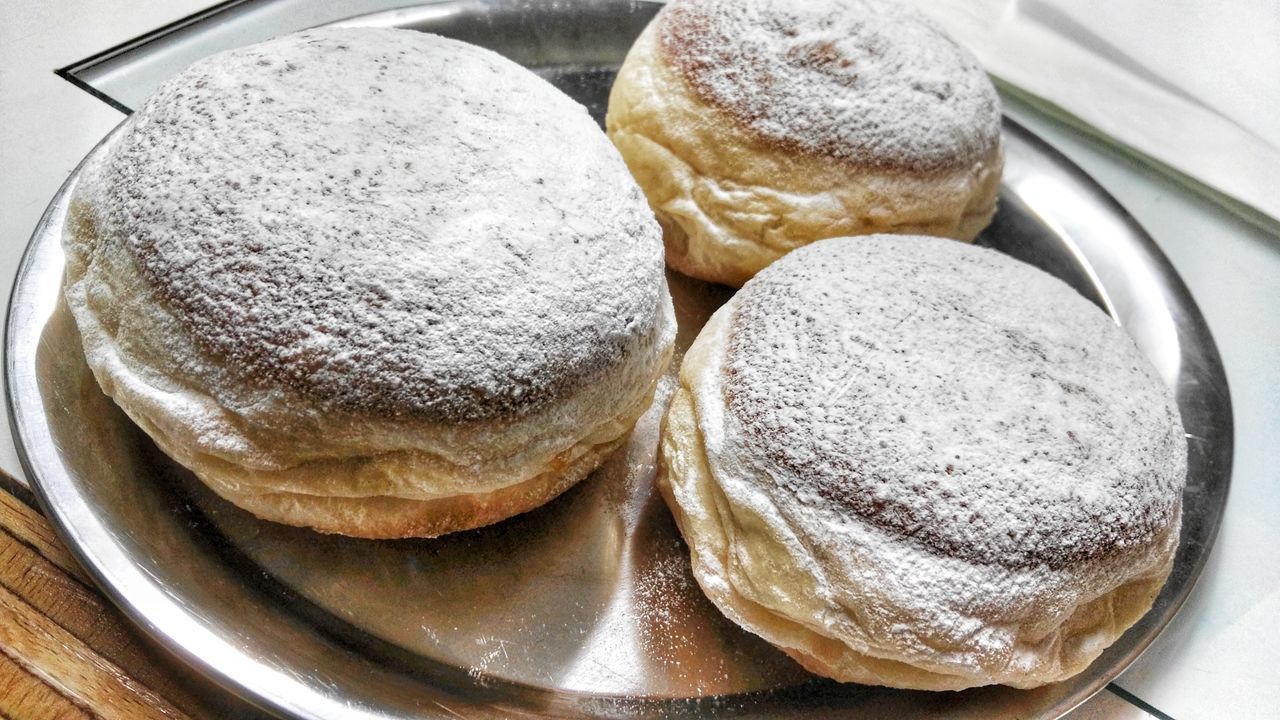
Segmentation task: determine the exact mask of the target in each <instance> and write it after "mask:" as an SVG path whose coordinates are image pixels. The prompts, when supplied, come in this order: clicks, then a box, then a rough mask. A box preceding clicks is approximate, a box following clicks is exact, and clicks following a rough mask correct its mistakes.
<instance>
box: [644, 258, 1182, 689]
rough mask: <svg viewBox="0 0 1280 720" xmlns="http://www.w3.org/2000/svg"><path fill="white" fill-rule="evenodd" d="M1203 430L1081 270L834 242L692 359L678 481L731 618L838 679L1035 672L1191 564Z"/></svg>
mask: <svg viewBox="0 0 1280 720" xmlns="http://www.w3.org/2000/svg"><path fill="white" fill-rule="evenodd" d="M1185 474H1186V440H1185V437H1184V435H1183V430H1182V425H1181V421H1180V419H1179V414H1178V409H1177V406H1176V405H1175V403H1174V400H1173V398H1172V396H1171V394H1170V392H1169V390H1168V389H1167V388H1166V387H1165V385H1164V383H1163V382H1162V381H1161V380H1160V378H1159V376H1158V375H1157V373H1156V371H1155V370H1154V369H1153V368H1152V366H1151V365H1150V363H1148V362H1147V361H1146V359H1145V358H1144V357H1143V356H1142V355H1141V353H1140V352H1139V350H1138V349H1137V347H1136V345H1135V344H1134V343H1133V341H1132V340H1131V339H1130V338H1129V337H1128V336H1127V335H1126V334H1125V333H1124V332H1123V330H1121V329H1120V327H1119V326H1117V325H1116V324H1115V323H1114V322H1113V321H1112V320H1111V319H1110V318H1109V317H1108V316H1107V315H1106V314H1105V313H1103V312H1102V311H1101V310H1099V309H1098V308H1097V307H1096V306H1094V305H1092V304H1090V303H1089V302H1088V301H1087V300H1085V299H1084V298H1083V297H1082V296H1080V295H1079V294H1077V293H1076V292H1075V291H1074V290H1072V289H1071V288H1070V287H1068V286H1067V285H1066V284H1065V283H1063V282H1061V281H1059V280H1058V279H1056V278H1053V277H1051V276H1049V275H1047V274H1045V273H1043V272H1041V271H1040V270H1038V269H1036V268H1033V267H1031V266H1030V265H1025V264H1023V263H1020V262H1018V261H1016V260H1013V259H1011V258H1009V257H1007V256H1004V255H1001V254H999V253H996V252H994V251H991V250H987V249H983V248H979V247H975V246H972V245H967V244H963V243H957V242H953V241H950V240H945V239H938V238H927V237H902V236H898V235H876V236H864V237H856V238H836V239H827V240H822V241H819V242H816V243H814V244H812V245H809V246H806V247H804V248H800V249H798V250H796V251H795V252H793V253H790V254H788V255H787V256H786V257H784V258H782V259H781V260H779V261H778V262H776V263H774V264H773V265H771V266H769V267H768V268H766V269H765V270H764V271H762V272H761V273H760V274H759V275H757V276H756V277H755V278H753V279H752V280H751V281H750V282H748V283H747V284H746V285H745V286H744V287H743V288H742V289H741V290H740V291H739V292H738V294H737V295H735V296H734V297H733V299H732V300H730V301H729V302H728V303H727V304H726V305H725V306H724V307H722V308H721V309H720V310H719V311H717V313H716V314H715V315H714V316H713V317H712V319H711V321H710V322H709V323H708V324H707V325H706V327H704V328H703V330H702V332H701V333H700V334H699V335H698V338H697V339H696V341H695V342H694V344H693V346H692V347H691V348H690V349H689V351H688V353H687V355H686V356H685V359H684V362H683V364H682V366H681V368H680V381H679V387H678V389H677V391H676V393H675V396H674V400H673V403H672V405H671V407H670V409H669V411H668V414H667V416H666V419H665V425H664V429H663V433H662V445H661V457H660V474H659V480H658V482H659V487H660V489H661V491H662V494H663V496H664V497H665V498H666V501H667V503H668V505H669V506H670V507H671V510H672V511H673V513H674V515H675V517H676V520H677V524H678V525H679V527H680V530H681V533H682V535H683V536H684V538H685V540H686V541H687V543H688V545H689V547H690V552H691V557H692V561H693V570H694V575H695V577H696V578H697V580H698V582H699V584H700V585H701V587H702V589H703V590H704V592H705V593H706V594H707V596H708V597H709V598H710V599H711V601H712V602H713V603H714V604H715V605H716V606H717V607H719V609H720V610H721V611H723V612H724V614H725V615H727V616H728V617H729V618H731V619H732V620H734V621H735V622H737V623H738V624H740V625H741V626H743V627H744V628H746V629H747V630H750V631H751V632H754V633H756V634H758V635H760V636H762V637H763V638H764V639H765V640H767V641H769V642H770V643H772V644H773V645H775V646H777V647H778V648H780V649H781V650H782V651H783V652H785V653H786V654H788V655H790V656H791V657H792V658H794V659H795V660H797V661H798V662H799V663H800V664H801V665H803V666H804V667H805V668H806V669H808V670H810V671H812V672H814V673H817V674H820V675H824V676H827V677H830V678H834V679H836V680H840V681H846V682H857V683H865V684H875V685H887V686H892V687H900V688H915V689H928V690H958V689H962V688H967V687H973V686H979V685H988V684H1003V685H1011V686H1014V687H1019V688H1030V687H1035V686H1039V685H1043V684H1046V683H1052V682H1056V681H1058V680H1062V679H1064V678H1067V677H1069V676H1071V675H1073V674H1075V673H1078V672H1080V671H1081V670H1082V669H1084V668H1085V667H1086V666H1087V665H1088V664H1089V663H1090V662H1091V661H1092V660H1093V659H1094V658H1096V657H1097V656H1098V655H1099V654H1100V653H1101V652H1102V651H1103V649H1104V648H1106V647H1107V646H1108V645H1110V644H1111V643H1112V642H1114V641H1115V640H1116V638H1118V637H1119V636H1120V635H1121V633H1123V632H1124V630H1125V629H1126V628H1128V627H1129V626H1131V625H1132V624H1133V623H1135V622H1136V621H1137V620H1138V619H1139V618H1140V617H1141V616H1142V615H1143V614H1144V613H1145V612H1146V611H1147V610H1149V609H1150V607H1151V605H1152V602H1153V600H1154V598H1155V597H1156V595H1157V593H1158V592H1159V591H1160V588H1161V586H1162V585H1163V584H1164V581H1165V579H1166V578H1167V576H1168V574H1169V571H1170V568H1171V567H1172V562H1173V557H1174V553H1175V550H1176V548H1177V545H1178V535H1179V529H1180V526H1181V516H1182V500H1181V498H1182V489H1183V486H1184V483H1185Z"/></svg>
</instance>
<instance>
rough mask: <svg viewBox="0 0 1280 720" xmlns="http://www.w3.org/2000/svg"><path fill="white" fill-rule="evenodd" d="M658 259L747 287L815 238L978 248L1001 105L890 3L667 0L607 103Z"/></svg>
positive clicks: (992, 202)
mask: <svg viewBox="0 0 1280 720" xmlns="http://www.w3.org/2000/svg"><path fill="white" fill-rule="evenodd" d="M606 122H607V128H608V132H609V136H610V137H611V138H612V139H613V141H614V143H615V144H616V145H617V146H618V149H619V150H620V151H621V152H622V156H623V158H624V159H625V160H626V161H627V165H628V166H629V167H630V168H631V171H632V173H633V174H634V175H635V176H636V179H637V180H638V181H639V182H640V186H641V187H642V188H644V191H645V194H646V195H647V196H648V198H649V202H650V204H651V205H652V206H653V208H654V211H655V212H656V213H657V216H658V219H659V220H660V221H661V222H662V225H663V232H664V239H665V241H666V246H667V262H668V263H669V264H670V265H671V266H672V267H673V268H675V269H676V270H679V271H680V272H682V273H685V274H687V275H692V276H694V277H699V278H702V279H704V280H712V281H715V282H721V283H726V284H729V285H735V286H736V285H741V284H742V283H743V282H745V281H746V280H747V279H748V278H750V277H751V276H752V275H754V274H755V273H757V272H759V270H760V269H761V268H763V267H765V266H766V265H768V264H769V263H771V262H773V261H774V260H776V259H777V258H779V257H781V256H782V255H783V254H785V253H786V252H788V251H790V250H791V249H793V248H796V247H799V246H801V245H804V244H806V243H809V242H812V241H814V240H818V239H821V238H828V237H838V236H843V235H863V234H872V233H886V232H893V233H916V234H925V235H938V236H945V237H951V238H955V239H959V240H965V241H969V240H972V239H973V238H974V237H976V236H977V234H978V233H979V232H980V231H981V230H982V229H983V228H984V227H986V225H987V224H988V223H989V222H990V220H991V217H992V215H993V214H994V213H995V207H996V195H997V193H998V190H999V184H1000V171H1001V168H1002V166H1003V159H1002V154H1001V146H1000V103H999V98H998V97H997V95H996V92H995V89H994V88H993V87H992V85H991V82H990V80H988V78H987V76H986V75H985V74H984V73H983V71H982V69H981V68H980V67H979V66H978V63H977V61H976V60H975V59H974V58H973V56H972V55H971V54H970V53H969V52H968V51H966V50H965V49H963V48H961V47H960V46H958V45H956V43H955V42H954V41H952V40H951V39H950V38H948V37H947V36H946V35H944V34H943V33H942V31H941V30H939V29H938V28H937V27H936V26H935V25H934V24H933V23H931V22H930V21H928V20H927V19H925V18H923V17H922V16H921V15H919V14H918V13H917V12H916V11H913V10H911V9H909V8H907V7H905V6H904V5H903V4H901V3H896V2H892V1H891V0H675V1H674V2H672V3H670V4H668V5H667V6H666V7H665V8H664V9H663V10H662V11H661V12H660V13H659V14H658V15H657V17H656V18H654V20H653V21H652V22H651V23H650V25H649V26H648V28H646V29H645V31H644V33H643V34H642V35H641V36H640V38H639V39H638V40H637V41H636V43H635V45H634V46H633V47H632V49H631V51H630V53H629V54H628V55H627V58H626V61H625V62H624V63H623V65H622V68H621V70H620V72H619V73H618V78H617V80H616V81H615V83H614V86H613V91H612V94H611V95H610V97H609V113H608V117H607V121H606Z"/></svg>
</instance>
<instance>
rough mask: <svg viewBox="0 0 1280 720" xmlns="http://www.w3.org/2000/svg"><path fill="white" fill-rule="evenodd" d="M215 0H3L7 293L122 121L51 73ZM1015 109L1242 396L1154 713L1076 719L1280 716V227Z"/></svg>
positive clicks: (0, 109) (1120, 705) (4, 430)
mask: <svg viewBox="0 0 1280 720" xmlns="http://www.w3.org/2000/svg"><path fill="white" fill-rule="evenodd" d="M207 4H209V3H208V0H115V1H114V2H111V3H107V2H93V1H91V0H62V1H61V2H40V1H39V0H17V1H16V2H15V1H13V0H9V1H7V2H3V3H0V168H3V170H2V171H0V283H2V286H0V290H2V291H3V294H4V297H8V293H9V288H10V286H11V284H12V281H13V277H14V273H15V271H16V268H17V264H18V260H19V257H20V255H21V253H22V250H23V247H24V246H25V245H26V242H27V238H28V236H29V235H30V232H31V230H32V228H33V227H34V226H35V224H36V222H37V221H38V220H39V217H40V214H41V213H42V212H43V210H44V207H45V204H46V203H47V202H48V200H49V198H50V197H52V195H53V193H54V192H55V191H56V190H57V188H58V186H59V185H60V184H61V183H62V181H63V180H64V179H65V178H66V176H67V175H68V174H69V173H70V172H71V170H72V169H73V168H74V167H75V165H76V164H77V163H78V162H79V161H80V159H81V158H82V157H83V156H84V154H85V153H86V152H87V151H88V150H89V149H90V148H91V147H92V146H93V145H94V144H95V143H96V142H97V141H98V140H99V139H101V137H102V136H103V135H104V134H105V133H106V132H107V131H108V130H110V129H111V128H112V127H113V126H114V125H115V124H116V123H118V122H119V121H120V119H121V117H122V115H121V114H120V113H119V112H117V111H116V110H113V109H111V108H110V107H108V106H107V105H106V104H104V103H102V102H101V101H99V100H97V99H95V98H93V97H91V96H90V95H89V94H87V93H85V92H84V91H82V90H80V89H77V88H75V87H73V86H72V85H70V84H69V83H67V82H65V81H63V80H62V79H60V78H58V77H57V76H55V75H54V73H53V71H54V70H55V69H56V68H59V67H63V66H65V65H68V64H69V63H71V62H74V61H76V60H80V59H82V58H84V57H86V56H88V55H91V54H93V53H95V52H98V51H100V50H103V49H105V48H107V47H109V46H112V45H115V44H117V43H119V42H122V41H124V40H127V39H130V38H133V37H135V36H137V35H140V34H142V33H144V32H146V31H148V30H151V29H153V28H155V27H158V26H160V25H162V24H165V23H167V22H170V21H172V20H175V19H177V18H180V17H183V16H185V15H188V14H190V13H192V12H195V11H196V10H199V9H201V8H202V7H204V6H206V5H207ZM1194 41H1195V38H1194V37H1193V36H1189V37H1188V38H1187V42H1189V43H1193V42H1194ZM1272 41H1273V42H1275V39H1274V38H1273V39H1272ZM1278 70H1280V68H1278ZM1277 77H1280V74H1278V75H1277ZM1277 82H1280V81H1277ZM1274 110H1276V111H1280V108H1276V109H1274ZM1016 115H1017V117H1018V119H1019V120H1021V121H1022V122H1023V123H1024V124H1026V125H1028V126H1029V127H1030V128H1031V129H1032V130H1034V131H1036V132H1037V133H1039V134H1041V135H1042V136H1043V137H1044V138H1046V139H1047V140H1049V141H1050V142H1051V143H1052V144H1054V145H1055V146H1057V147H1058V148H1059V149H1060V150H1062V151H1063V152H1064V153H1066V154H1067V155H1068V156H1069V157H1071V158H1072V159H1073V160H1074V161H1076V162H1077V163H1078V164H1080V165H1081V166H1082V167H1083V168H1084V169H1085V170H1086V171H1087V172H1089V173H1090V174H1091V175H1093V177H1094V178H1096V179H1097V180H1098V181H1099V182H1100V183H1101V184H1102V185H1103V186H1105V187H1106V188H1107V189H1108V190H1109V191H1110V192H1111V193H1112V194H1114V195H1115V196H1116V197H1117V198H1118V199H1119V200H1120V202H1121V203H1122V204H1123V205H1124V206H1125V207H1126V208H1127V209H1128V210H1129V211H1130V212H1131V213H1132V214H1133V215H1134V216H1135V217H1136V218H1137V219H1138V221H1139V222H1140V223H1141V224H1142V225H1143V226H1144V227H1146V229H1147V230H1148V232H1150V234H1151V235H1152V236H1153V237H1154V238H1155V240H1156V242H1157V243H1158V244H1159V245H1160V246H1161V248H1162V249H1163V250H1164V252H1165V253H1166V254H1167V255H1168V256H1169V257H1170V259H1171V260H1172V262H1173V264H1174V266H1175V267H1176V268H1177V270H1178V272H1179V273H1180V274H1181V275H1182V277H1183V279H1184V280H1185V281H1186V283H1187V285H1188V286H1189V287H1190V288H1191V292H1192V294H1193V295H1194V297H1195V299H1196V301H1197V302H1198V304H1199V305H1200V307H1201V309H1202V310H1203V312H1204V314H1205V317H1206V318H1207V320H1208V322H1209V326H1210V328H1211V329H1212V331H1213V334H1214V336H1215V338H1216V340H1217V342H1218V347H1219V350H1220V351H1221V353H1222V357H1223V360H1224V363H1225V365H1226V371H1227V377H1228V381H1229V383H1230V386H1231V393H1232V401H1233V403H1234V406H1235V427H1236V446H1235V464H1234V472H1233V477H1232V489H1231V498H1230V500H1229V503H1228V506H1227V511H1226V517H1225V518H1224V521H1223V525H1222V530H1221V534H1220V535H1219V537H1218V541H1217V544H1216V545H1215V547H1214V550H1213V553H1212V555H1211V557H1210V559H1209V563H1208V566H1207V567H1206V569H1205V572H1204V575H1203V576H1202V577H1201V580H1200V582H1199V585H1198V586H1197V588H1196V590H1195V591H1194V592H1193V593H1192V595H1191V598H1190V600H1189V601H1188V603H1187V605H1186V606H1185V607H1184V608H1183V610H1182V612H1181V613H1180V614H1179V615H1178V617H1177V618H1176V619H1175V620H1174V621H1173V623H1172V624H1171V625H1170V626H1169V628H1168V629H1167V630H1166V631H1165V633H1164V634H1163V635H1162V636H1161V637H1160V638H1159V639H1158V640H1157V641H1156V643H1155V645H1154V646H1153V647H1152V648H1151V650H1150V651H1149V652H1147V654H1146V655H1144V656H1143V657H1142V658H1141V659H1139V661H1138V662H1137V663H1136V664H1135V665H1134V666H1133V667H1132V668H1131V669H1130V670H1129V671H1127V672H1126V673H1125V674H1124V675H1122V676H1121V678H1120V679H1119V681H1118V684H1119V685H1120V686H1121V687H1123V688H1124V689H1125V690H1126V691H1127V692H1128V693H1131V694H1132V695H1133V696H1135V697H1136V698H1138V699H1139V700H1140V702H1141V703H1145V704H1146V705H1148V706H1149V707H1151V708H1153V709H1154V710H1155V712H1156V713H1157V714H1155V715H1152V714H1149V713H1147V712H1145V711H1143V710H1140V709H1139V708H1138V707H1137V706H1135V705H1133V704H1130V703H1128V702H1126V701H1125V700H1122V699H1120V698H1119V697H1118V696H1116V695H1114V694H1112V693H1109V692H1104V693H1101V694H1100V695H1099V696H1097V697H1096V698H1095V699H1094V700H1092V701H1090V702H1089V703H1087V704H1086V705H1085V706H1084V707H1082V708H1080V709H1079V710H1078V711H1076V713H1074V714H1073V716H1072V717H1073V720H1083V719H1086V718H1087V719H1090V720H1092V719H1093V718H1120V719H1121V720H1124V719H1126V718H1148V717H1153V716H1154V717H1161V716H1170V717H1175V718H1179V719H1181V718H1219V717H1223V718H1269V717H1280V672H1278V671H1277V668H1280V562H1277V548H1278V547H1280V236H1276V235H1275V234H1271V233H1268V232H1267V231H1264V230H1262V229H1259V228H1258V227H1255V226H1253V225H1249V224H1247V223H1245V222H1243V221H1241V220H1239V219H1237V218H1236V217H1235V216H1233V215H1230V214H1228V213H1226V212H1224V211H1222V210H1221V209H1220V208H1219V207H1218V206H1216V205H1214V204H1212V203H1211V202H1210V201H1208V200H1206V199H1204V198H1203V197H1200V196H1197V195H1193V194H1191V193H1189V192H1187V191H1186V190H1185V189H1184V188H1183V187H1181V186H1179V185H1178V184H1176V183H1173V182H1170V181H1168V180H1166V179H1163V178H1162V177H1161V176H1160V175H1158V174H1157V173H1154V172H1152V171H1151V170H1149V169H1147V168H1144V167H1142V166H1137V165H1134V164H1132V161H1130V160H1127V159H1125V158H1123V157H1121V156H1120V155H1118V154H1117V153H1115V152H1113V151H1111V150H1110V149H1108V148H1107V147H1105V146H1103V145H1100V144H1098V143H1096V142H1094V141H1091V140H1088V139H1087V138H1085V137H1084V136H1082V135H1080V134H1078V133H1076V132H1075V131H1073V130H1071V129H1069V128H1066V127H1064V126H1062V125H1058V124H1056V123H1054V122H1053V121H1050V120H1047V119H1045V118H1043V117H1040V116H1037V115H1030V114H1027V113H1025V112H1019V113H1016ZM1277 192H1280V189H1277ZM0 352H3V350H2V349H0ZM0 468H3V469H4V470H6V471H8V472H9V473H11V474H13V475H15V476H18V477H19V478H21V477H22V475H23V472H22V468H21V467H20V465H19V462H18V457H17V453H16V450H15V448H14V445H13V441H12V439H11V437H10V433H9V430H8V419H7V416H5V417H3V418H0Z"/></svg>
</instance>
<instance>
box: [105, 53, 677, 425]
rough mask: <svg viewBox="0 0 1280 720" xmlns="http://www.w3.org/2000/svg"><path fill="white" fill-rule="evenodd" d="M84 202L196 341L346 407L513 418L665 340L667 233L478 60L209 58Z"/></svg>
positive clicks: (581, 113) (115, 157)
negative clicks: (661, 330)
mask: <svg viewBox="0 0 1280 720" xmlns="http://www.w3.org/2000/svg"><path fill="white" fill-rule="evenodd" d="M104 167H105V169H104V171H103V173H102V175H101V182H100V183H99V184H98V186H97V187H95V188H93V189H92V192H93V193H94V194H95V195H96V197H94V198H93V202H92V205H93V206H94V207H96V208H98V209H99V212H100V213H101V217H99V218H97V223H98V226H99V228H100V230H101V231H102V232H104V233H112V234H119V235H120V236H122V237H125V238H126V239H127V242H126V243H125V247H127V248H128V249H129V251H130V252H131V253H132V254H133V255H134V257H135V259H136V261H137V263H138V266H139V269H140V271H141V275H142V277H143V278H145V280H146V281H147V282H148V283H149V284H151V285H152V286H153V287H154V288H155V289H156V290H157V291H158V292H159V294H160V296H161V297H162V298H163V299H164V300H165V301H166V302H167V303H168V304H169V305H170V306H171V307H172V309H173V310H174V311H175V314H176V315H177V316H178V318H179V319H180V320H181V321H182V323H183V324H184V326H185V327H186V329H187V331H188V332H189V333H191V334H192V336H193V337H194V338H195V339H196V340H197V342H199V343H200V344H201V345H202V346H203V347H205V348H206V349H207V350H209V351H210V352H212V353H214V354H215V355H217V356H220V357H222V358H223V359H224V360H225V361H226V362H227V363H228V364H229V365H232V366H234V367H235V368H237V371H238V372H239V374H241V375H242V376H243V377H244V378H246V379H247V380H250V381H252V382H261V383H263V384H264V385H267V386H269V385H272V384H284V385H287V386H288V387H290V388H291V389H292V390H294V391H296V392H299V393H301V394H303V395H305V396H307V397H310V398H312V399H314V400H316V401H317V402H320V403H322V404H330V405H332V406H333V407H335V408H339V409H343V410H358V411H371V412H382V413H389V414H392V415H400V414H409V415H414V416H417V417H421V418H424V419H439V420H448V421H471V420H482V419H487V418H493V417H500V416H512V415H521V414H524V413H527V412H530V411H532V410H533V409H536V408H539V407H543V406H545V405H546V404H547V403H549V402H551V401H553V400H554V399H556V398H558V397H560V396H562V395H564V394H565V393H566V392H568V391H569V390H570V389H572V388H575V387H579V386H581V385H582V384H583V383H589V382H592V381H593V379H595V378H598V377H601V376H602V375H604V374H605V373H607V372H609V371H610V370H611V369H613V368H615V367H617V366H618V365H620V364H621V363H622V362H623V360H624V358H626V357H627V356H628V354H629V353H633V352H635V351H636V350H637V349H638V348H639V347H641V346H648V345H652V344H653V343H654V342H656V339H655V338H656V335H657V326H658V321H659V315H660V311H661V309H662V307H663V303H664V299H663V298H664V292H665V291H664V286H663V274H662V245H661V241H660V230H659V228H658V226H657V224H656V222H655V221H654V220H653V217H652V214H651V213H650V212H649V210H648V206H647V204H646V202H645V199H644V197H643V196H642V194H641V193H640V191H639V189H638V188H637V187H636V185H635V183H634V181H633V180H632V179H631V177H630V175H629V174H628V173H627V170H626V168H625V166H624V165H623V163H622V162H621V160H620V158H619V157H618V155H617V153H616V151H614V149H613V147H612V146H611V144H610V143H609V142H608V140H607V138H606V137H605V136H604V135H603V134H602V133H601V132H600V131H599V130H598V128H597V127H596V126H595V124H594V122H593V121H592V120H591V118H590V117H589V116H588V114H587V112H586V111H585V109H584V108H582V106H580V105H578V104H577V103H575V102H574V101H572V100H571V99H569V98H568V97H566V96H564V95H563V94H562V93H560V92H559V91H557V90H555V89H554V88H552V87H551V86H550V85H548V84H546V83H545V82H543V81H542V80H540V79H538V78H537V77H536V76H534V75H533V74H531V73H529V72H528V71H526V70H524V69H523V68H520V67H519V66H517V65H515V64H514V63H511V62H509V61H507V60H505V59H503V58H501V57H500V56H498V55H496V54H494V53H491V52H489V51H486V50H483V49H480V48H477V47H474V46H471V45H467V44H465V43H460V42H456V41H452V40H447V39H444V38H439V37H435V36H430V35H426V34H422V33H416V32H407V31H400V30H386V29H340V30H339V29H330V30H315V31H309V32H306V33H300V34H296V35H290V36H286V37H283V38H279V39H276V40H274V41H270V42H267V43H263V44H259V45H255V46H252V47H248V48H244V49H240V50H234V51H231V52H227V53H223V54H220V55H217V56H214V57H212V58H210V59H207V60H204V61H201V62H199V63H197V64H195V65H194V66H192V67H191V68H190V69H188V70H187V71H185V72H184V73H182V74H181V75H179V76H178V77H176V78H175V79H174V80H171V81H170V82H168V83H166V84H165V85H164V86H163V87H162V88H160V90H158V91H157V92H156V94H155V95H153V96H152V98H151V99H150V100H148V102H147V103H146V104H145V105H144V106H143V107H142V108H141V109H140V111H139V112H138V113H137V114H136V115H135V117H134V119H133V120H132V126H131V127H130V128H129V129H128V130H127V131H126V132H125V134H124V135H123V136H122V137H121V138H120V140H119V142H118V143H117V144H116V146H115V148H114V149H113V151H112V155H111V157H110V159H109V161H108V162H106V163H105V164H104Z"/></svg>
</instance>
